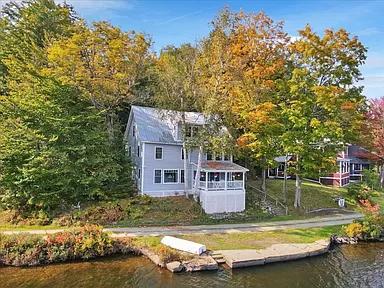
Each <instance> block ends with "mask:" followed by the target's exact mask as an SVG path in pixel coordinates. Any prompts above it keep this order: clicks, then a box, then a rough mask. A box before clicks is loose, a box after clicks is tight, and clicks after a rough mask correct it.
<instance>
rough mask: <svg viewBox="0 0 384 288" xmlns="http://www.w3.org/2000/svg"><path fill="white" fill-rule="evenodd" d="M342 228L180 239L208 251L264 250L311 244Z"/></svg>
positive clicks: (188, 236)
mask: <svg viewBox="0 0 384 288" xmlns="http://www.w3.org/2000/svg"><path fill="white" fill-rule="evenodd" d="M341 233H342V226H328V227H322V228H306V229H287V230H279V231H268V232H251V233H231V234H212V235H201V234H199V235H183V236H180V238H182V239H185V240H190V241H194V242H198V243H201V244H203V245H205V246H206V247H207V249H209V250H236V249H264V248H266V247H269V246H271V245H273V244H286V243H312V242H314V241H316V240H319V239H323V238H327V237H330V236H331V235H332V234H341Z"/></svg>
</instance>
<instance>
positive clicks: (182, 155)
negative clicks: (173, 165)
mask: <svg viewBox="0 0 384 288" xmlns="http://www.w3.org/2000/svg"><path fill="white" fill-rule="evenodd" d="M187 159H188V152H187ZM181 160H184V149H183V148H181Z"/></svg>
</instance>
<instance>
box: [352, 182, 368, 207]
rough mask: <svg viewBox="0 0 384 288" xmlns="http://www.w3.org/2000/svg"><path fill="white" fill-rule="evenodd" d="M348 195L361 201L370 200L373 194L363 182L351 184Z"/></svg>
mask: <svg viewBox="0 0 384 288" xmlns="http://www.w3.org/2000/svg"><path fill="white" fill-rule="evenodd" d="M347 190H348V196H349V197H351V198H353V199H354V200H355V201H357V202H358V203H359V201H360V200H368V199H369V198H370V197H371V196H372V190H371V188H370V187H368V186H367V185H366V184H364V183H363V182H357V183H353V184H350V185H349V186H348V188H347Z"/></svg>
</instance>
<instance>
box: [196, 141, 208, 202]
mask: <svg viewBox="0 0 384 288" xmlns="http://www.w3.org/2000/svg"><path fill="white" fill-rule="evenodd" d="M202 155H203V146H200V147H199V156H198V158H197V170H196V177H195V183H194V186H193V194H194V197H197V183H198V181H200V171H201V159H202ZM206 181H208V175H207V177H206ZM199 196H200V195H199Z"/></svg>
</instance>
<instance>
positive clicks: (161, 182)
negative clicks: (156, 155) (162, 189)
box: [152, 168, 163, 184]
mask: <svg viewBox="0 0 384 288" xmlns="http://www.w3.org/2000/svg"><path fill="white" fill-rule="evenodd" d="M156 170H158V171H160V183H156V182H155V178H156ZM152 180H153V184H163V170H162V169H158V168H155V169H153V179H152Z"/></svg>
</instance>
